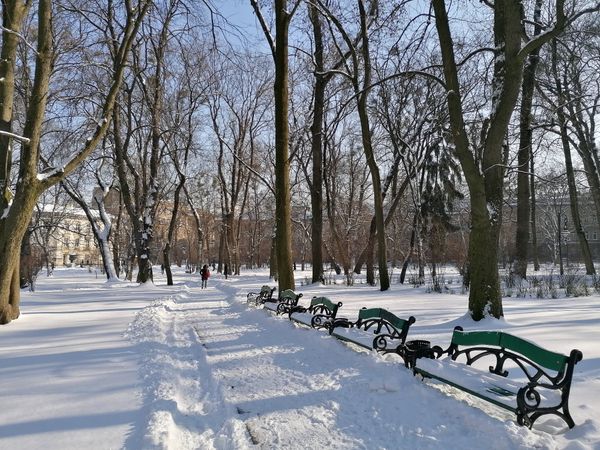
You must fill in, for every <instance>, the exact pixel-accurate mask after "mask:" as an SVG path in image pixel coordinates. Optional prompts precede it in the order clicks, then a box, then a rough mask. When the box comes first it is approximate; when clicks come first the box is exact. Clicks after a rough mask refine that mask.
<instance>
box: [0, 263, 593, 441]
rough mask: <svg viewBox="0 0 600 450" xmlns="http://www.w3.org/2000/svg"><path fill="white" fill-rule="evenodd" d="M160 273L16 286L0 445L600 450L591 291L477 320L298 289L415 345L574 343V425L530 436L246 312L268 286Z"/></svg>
mask: <svg viewBox="0 0 600 450" xmlns="http://www.w3.org/2000/svg"><path fill="white" fill-rule="evenodd" d="M158 272H159V274H158V275H157V286H138V285H136V284H132V283H124V282H119V283H106V282H105V281H104V280H103V279H102V278H101V277H100V276H99V275H98V278H97V275H96V274H95V273H89V272H88V271H87V270H85V269H69V270H57V271H55V273H54V276H53V277H51V278H45V277H43V278H40V279H39V281H38V286H37V291H36V292H35V293H28V292H27V293H26V292H24V293H23V302H22V316H21V317H20V318H19V319H18V320H16V321H14V322H13V323H11V324H9V325H8V326H3V327H0V339H1V341H2V345H1V346H0V398H1V399H2V407H1V408H0V449H2V450H4V449H44V450H52V449H61V450H64V449H84V448H85V449H118V448H126V449H159V448H161V449H173V450H175V449H177V450H179V449H246V448H261V449H271V448H298V449H301V448H302V449H316V448H333V449H354V448H357V449H362V448H364V449H379V448H386V449H448V448H473V449H525V448H540V449H567V448H568V449H600V431H599V425H600V395H599V393H600V392H599V391H600V376H599V372H600V346H599V345H598V342H599V337H600V302H599V300H600V297H598V296H591V297H580V298H562V299H554V300H548V299H545V300H538V299H509V298H507V299H505V301H504V307H505V315H506V319H505V320H504V321H501V322H498V321H483V322H480V323H477V324H475V323H473V322H472V321H470V320H469V319H468V318H466V317H465V311H466V306H467V300H466V296H465V295H461V294H454V295H451V294H443V295H441V294H427V293H425V292H424V290H423V289H414V288H412V287H409V286H399V285H393V287H392V289H391V291H389V292H385V293H381V292H379V291H378V290H376V289H374V288H371V287H368V286H365V285H359V286H354V287H346V286H343V285H328V286H317V285H310V286H303V287H302V286H300V283H299V286H298V290H299V291H301V292H303V293H304V297H303V301H304V303H307V302H308V301H309V299H310V298H311V297H312V296H313V295H316V294H319V295H327V296H329V297H330V298H331V299H332V300H335V301H343V302H344V306H343V307H342V309H341V310H340V314H339V315H340V316H347V317H350V318H352V317H354V316H355V315H356V313H357V311H358V310H359V309H360V308H361V307H362V306H381V307H385V308H387V309H389V310H391V311H393V312H396V313H397V314H398V315H400V316H402V317H408V316H409V315H414V316H415V317H416V318H417V322H416V323H415V324H414V325H413V327H412V328H411V333H410V337H411V338H426V339H428V340H431V341H432V342H434V343H436V344H441V345H444V344H447V343H448V341H449V339H450V337H451V330H452V328H453V327H454V326H455V325H457V324H460V325H462V326H463V327H464V328H466V329H491V328H494V329H503V330H505V331H508V332H510V333H513V334H516V335H518V336H521V337H524V338H527V339H531V340H533V341H534V342H536V343H538V344H540V345H543V346H544V347H546V348H548V349H550V350H554V351H559V352H562V353H568V352H569V351H570V350H571V349H572V348H579V349H580V350H581V351H583V354H584V359H583V361H582V362H580V363H579V364H578V365H577V367H576V371H575V377H574V383H573V389H572V392H571V401H570V408H571V413H572V415H573V417H574V419H575V422H576V423H577V426H576V427H575V428H574V429H572V430H566V429H565V426H564V424H563V423H562V421H560V420H558V419H550V420H547V421H545V422H543V423H540V424H539V425H538V424H536V426H535V427H534V429H533V430H528V429H527V428H524V427H519V426H518V425H517V424H516V423H515V420H514V417H512V415H511V414H510V413H508V412H505V411H503V410H499V409H498V408H495V407H493V406H490V405H488V404H486V403H483V402H476V401H473V399H472V398H470V397H468V396H466V395H464V394H460V393H456V392H455V393H454V394H453V395H451V396H450V395H447V391H448V389H446V388H442V390H443V391H445V392H446V393H444V392H441V391H440V390H439V389H436V388H434V387H432V386H430V385H428V384H426V383H423V382H422V381H420V380H419V379H417V378H415V377H413V376H412V375H411V373H410V372H409V371H408V370H406V369H405V368H404V366H403V365H402V364H401V362H400V361H399V359H397V357H395V356H391V355H388V356H386V357H382V356H379V355H376V354H372V353H369V352H362V351H356V350H355V349H352V348H350V347H348V346H347V345H345V344H343V343H341V342H340V341H337V340H335V339H334V338H332V337H330V336H328V335H327V334H326V333H323V332H318V331H315V330H310V329H307V328H304V327H299V326H296V325H294V324H293V323H291V322H289V321H288V320H287V318H282V317H275V316H273V315H272V314H270V313H268V312H267V311H265V310H260V309H254V308H249V307H248V306H247V305H246V304H245V296H246V293H247V292H248V291H250V290H257V289H259V288H260V286H261V285H263V284H266V283H267V284H271V285H274V283H269V280H268V277H267V276H266V273H265V272H259V273H247V274H244V275H242V276H240V277H230V278H229V279H228V280H225V279H222V278H220V277H219V276H218V275H217V276H213V277H212V278H211V279H210V280H209V287H208V289H204V290H201V289H200V280H199V277H198V276H197V275H189V274H184V273H177V277H176V279H177V280H178V282H179V284H177V285H176V286H173V287H167V286H164V284H165V283H164V279H163V278H162V277H161V276H160V271H158ZM304 278H305V274H301V273H299V274H298V281H300V280H304ZM342 311H343V313H342ZM473 405H474V406H473Z"/></svg>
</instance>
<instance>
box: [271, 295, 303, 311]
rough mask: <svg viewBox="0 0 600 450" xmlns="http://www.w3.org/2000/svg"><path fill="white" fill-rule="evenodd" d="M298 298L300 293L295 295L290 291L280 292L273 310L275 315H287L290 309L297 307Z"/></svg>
mask: <svg viewBox="0 0 600 450" xmlns="http://www.w3.org/2000/svg"><path fill="white" fill-rule="evenodd" d="M300 297H302V293H299V294H297V293H296V292H294V291H293V290H292V289H286V290H285V291H282V292H280V293H279V297H278V298H277V307H276V308H275V309H274V310H275V312H276V313H277V315H280V314H288V313H289V312H290V309H291V308H293V307H294V306H296V305H298V300H300Z"/></svg>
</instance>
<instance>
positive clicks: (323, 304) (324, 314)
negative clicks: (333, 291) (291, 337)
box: [288, 297, 343, 329]
mask: <svg viewBox="0 0 600 450" xmlns="http://www.w3.org/2000/svg"><path fill="white" fill-rule="evenodd" d="M342 305H343V303H342V302H338V303H333V302H332V301H331V300H330V299H329V298H327V297H313V298H312V299H311V301H310V306H309V307H308V308H306V307H304V306H301V305H296V306H294V307H292V308H290V310H289V313H288V317H289V319H290V320H295V321H296V322H298V323H302V324H304V325H307V324H306V323H305V322H303V321H301V320H297V319H294V316H293V315H294V314H296V313H300V314H301V313H309V314H311V315H312V317H311V319H310V326H311V327H312V328H317V329H318V328H328V327H329V325H330V322H331V321H332V320H333V319H335V318H336V316H337V312H338V309H339V308H340V307H341V306H342Z"/></svg>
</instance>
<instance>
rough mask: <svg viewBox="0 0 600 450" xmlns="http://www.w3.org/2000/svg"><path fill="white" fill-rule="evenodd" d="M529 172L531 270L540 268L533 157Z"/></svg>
mask: <svg viewBox="0 0 600 450" xmlns="http://www.w3.org/2000/svg"><path fill="white" fill-rule="evenodd" d="M530 163H531V164H530V167H531V169H530V172H531V173H530V174H529V183H530V187H529V191H530V192H531V251H532V255H531V256H532V258H533V270H534V271H536V272H537V271H539V270H540V258H539V254H538V240H537V216H536V208H537V201H536V193H535V165H534V158H531V160H530Z"/></svg>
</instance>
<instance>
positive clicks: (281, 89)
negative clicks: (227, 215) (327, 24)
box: [274, 0, 295, 292]
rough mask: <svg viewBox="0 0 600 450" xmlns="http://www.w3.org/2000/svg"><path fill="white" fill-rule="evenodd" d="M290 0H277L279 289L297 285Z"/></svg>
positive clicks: (276, 193) (276, 160) (276, 105)
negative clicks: (291, 145) (290, 106)
mask: <svg viewBox="0 0 600 450" xmlns="http://www.w3.org/2000/svg"><path fill="white" fill-rule="evenodd" d="M290 19H291V17H290V14H289V13H288V11H287V0H275V29H276V36H275V53H274V57H275V83H274V97H275V224H276V230H275V233H276V241H277V246H276V254H277V273H278V275H279V276H278V278H279V279H278V284H279V291H280V292H281V291H284V290H286V289H294V288H295V281H294V272H293V264H292V261H293V258H292V219H291V217H292V216H291V213H292V211H291V192H290V159H289V123H288V102H289V92H288V29H289V24H290Z"/></svg>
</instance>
